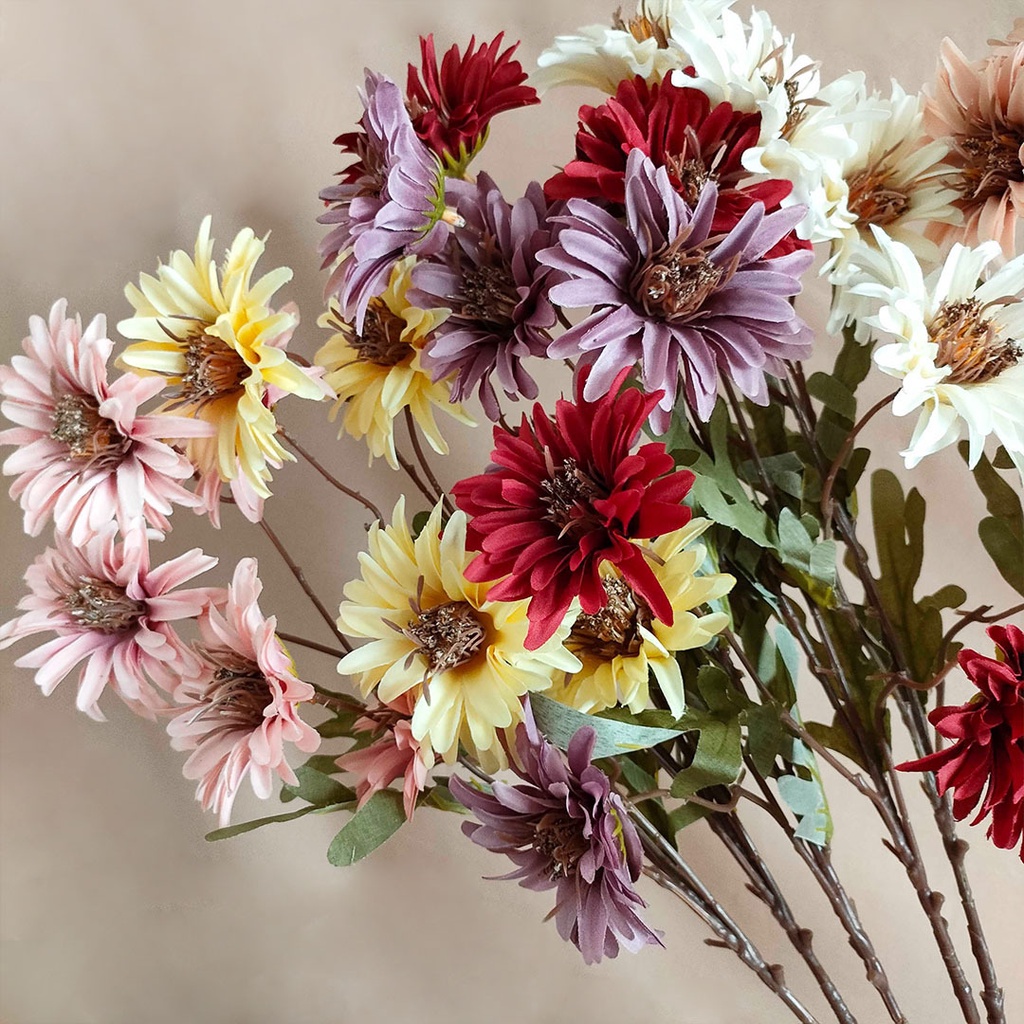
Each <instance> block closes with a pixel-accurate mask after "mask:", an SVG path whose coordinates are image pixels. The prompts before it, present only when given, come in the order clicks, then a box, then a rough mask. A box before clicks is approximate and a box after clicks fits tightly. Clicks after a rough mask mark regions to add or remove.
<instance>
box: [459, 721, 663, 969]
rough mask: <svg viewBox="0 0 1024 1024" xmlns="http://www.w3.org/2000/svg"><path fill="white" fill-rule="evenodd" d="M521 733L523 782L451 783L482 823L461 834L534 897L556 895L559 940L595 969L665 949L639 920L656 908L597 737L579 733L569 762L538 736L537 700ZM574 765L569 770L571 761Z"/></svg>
mask: <svg viewBox="0 0 1024 1024" xmlns="http://www.w3.org/2000/svg"><path fill="white" fill-rule="evenodd" d="M525 711H526V717H525V721H524V722H523V723H522V724H520V725H519V727H518V729H517V730H516V753H517V754H518V758H517V760H518V761H519V764H518V765H513V769H514V771H515V773H516V774H517V775H518V776H519V777H520V778H521V779H522V780H523V784H519V785H515V786H510V785H508V784H506V783H504V782H495V783H493V785H492V791H493V795H492V793H484V792H481V791H480V790H478V789H476V788H474V787H472V786H469V785H467V784H466V783H465V782H463V781H462V780H461V779H459V778H457V777H455V778H452V779H451V782H450V786H451V791H452V793H454V794H455V796H456V798H457V799H458V800H460V801H461V802H462V803H463V804H465V805H466V807H468V808H469V809H470V810H471V811H472V812H473V813H474V814H475V815H476V816H477V818H479V819H480V821H481V822H482V824H477V823H476V822H472V821H467V822H465V823H464V824H463V826H462V831H463V832H465V834H466V835H467V836H469V837H470V838H471V839H472V840H473V842H474V843H476V844H477V845H478V846H483V847H484V848H485V849H488V850H493V851H495V852H496V853H503V854H505V856H506V857H508V858H509V860H511V861H512V862H513V863H514V864H516V865H517V868H516V870H515V871H512V872H510V873H509V874H507V875H502V876H500V877H502V878H517V879H519V884H520V885H521V886H523V887H524V888H526V889H533V890H535V891H537V892H540V891H542V890H545V889H557V899H556V902H555V909H554V911H553V915H554V918H555V924H556V926H557V928H558V934H559V935H561V936H562V938H563V939H566V940H567V941H569V942H572V943H573V945H575V946H576V948H577V949H578V950H579V951H580V952H581V953H582V954H583V959H584V960H585V961H586V962H587V963H588V964H592V963H597V962H598V961H599V960H600V959H601V958H602V957H603V956H607V957H615V956H617V955H618V953H619V948H620V947H622V948H623V949H627V950H629V952H631V953H636V952H638V951H639V950H640V949H641V948H642V947H643V946H645V945H648V944H649V943H654V944H657V945H659V946H660V945H661V944H662V942H661V939H660V938H659V936H658V934H657V933H656V932H654V931H652V930H651V929H650V928H649V927H648V926H647V925H646V924H645V923H644V922H643V920H642V919H641V918H640V916H639V915H638V914H637V908H638V907H645V906H647V904H646V903H644V901H643V900H642V899H641V898H640V896H639V894H638V893H637V891H636V889H634V888H633V883H634V882H635V881H636V880H637V879H638V878H639V877H640V867H641V863H642V859H643V853H642V849H641V846H640V838H639V836H638V835H637V832H636V829H635V827H634V826H633V823H632V822H631V821H630V820H629V818H628V816H627V813H626V808H625V805H624V804H623V802H622V799H621V798H620V797H619V795H618V794H617V793H613V792H612V788H611V783H610V782H609V781H608V776H607V775H605V774H604V772H602V771H601V770H600V769H599V768H597V767H596V766H594V765H592V764H591V763H590V759H591V755H592V752H593V749H594V742H595V739H596V734H595V732H594V730H593V729H591V728H583V729H580V730H579V731H578V732H577V733H576V735H575V736H573V738H572V740H571V741H570V743H569V750H568V755H567V758H566V757H565V756H563V755H562V754H561V753H560V752H559V750H558V749H557V748H555V747H554V746H552V745H551V744H550V743H549V742H548V741H547V740H546V739H545V738H544V737H543V736H542V735H541V734H540V733H539V731H538V730H537V725H536V723H535V722H534V719H533V715H532V713H531V712H530V705H529V702H527V704H526V708H525ZM567 760H568V763H566V762H567Z"/></svg>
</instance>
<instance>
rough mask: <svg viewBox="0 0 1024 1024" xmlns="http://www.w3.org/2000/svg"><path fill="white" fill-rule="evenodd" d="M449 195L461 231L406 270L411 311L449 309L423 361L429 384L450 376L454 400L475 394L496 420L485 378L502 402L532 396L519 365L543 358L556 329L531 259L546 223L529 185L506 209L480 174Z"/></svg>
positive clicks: (545, 278) (537, 191) (542, 275)
mask: <svg viewBox="0 0 1024 1024" xmlns="http://www.w3.org/2000/svg"><path fill="white" fill-rule="evenodd" d="M451 189H452V195H453V196H457V197H458V201H457V210H458V213H459V215H460V216H461V218H462V219H463V220H464V221H465V228H461V227H460V230H458V231H456V232H455V239H456V240H457V241H452V242H450V243H449V245H448V248H447V250H446V251H445V254H444V257H443V258H442V259H440V260H438V261H430V262H423V263H420V264H418V265H417V267H416V269H415V270H414V271H413V282H414V285H415V289H416V290H415V291H414V292H413V300H414V301H415V302H416V303H417V305H420V306H424V307H427V306H447V307H449V308H450V309H451V310H452V314H451V316H450V317H449V318H448V319H447V320H446V321H445V322H444V323H443V324H442V325H441V326H440V327H439V328H438V330H437V332H436V334H435V335H434V338H433V340H432V341H430V342H429V343H428V345H427V348H426V351H425V352H424V354H423V357H422V361H423V365H424V366H426V367H427V368H428V369H430V370H431V372H432V373H433V377H434V379H435V380H442V379H444V378H446V377H448V376H450V375H451V374H455V375H456V376H455V380H454V381H453V383H452V395H451V397H452V401H453V402H462V401H465V399H466V398H467V397H468V396H469V395H470V393H472V391H473V389H474V388H476V389H478V391H479V394H480V401H481V403H482V404H483V407H484V412H485V413H486V414H487V415H488V416H489V417H490V418H491V419H492V420H497V419H498V417H499V415H500V412H501V410H500V409H499V407H498V400H497V396H496V394H495V391H494V386H493V384H492V383H491V375H492V374H494V373H496V374H497V378H498V382H499V384H500V385H501V387H502V389H503V390H504V392H505V394H506V395H507V396H508V397H509V398H515V397H516V396H517V395H523V396H524V397H525V398H531V399H532V398H536V397H537V384H536V382H535V381H534V379H533V377H531V376H530V374H529V373H528V372H527V370H526V369H525V368H524V366H523V360H524V359H525V358H526V357H527V356H543V355H544V354H545V352H546V351H547V347H548V343H549V342H550V340H551V339H550V337H549V336H548V335H547V334H546V333H545V332H546V329H547V328H549V327H551V326H553V325H554V323H555V310H554V307H553V306H552V305H551V302H550V301H549V300H548V296H547V291H548V287H549V285H550V280H551V278H552V271H551V270H550V269H549V268H548V267H545V266H542V265H541V264H539V263H538V262H537V253H538V252H539V251H540V250H541V249H544V248H546V247H548V246H550V245H552V244H553V242H554V241H555V239H554V235H553V231H552V228H553V225H552V224H551V223H550V222H549V221H548V216H549V210H548V205H547V203H546V201H545V199H544V191H543V189H542V188H541V186H540V185H539V184H538V183H536V182H534V183H532V184H531V185H530V187H529V188H528V189H527V190H526V195H525V196H524V197H523V198H522V199H518V200H516V202H515V203H514V204H513V205H510V204H509V203H508V202H506V200H505V198H504V197H503V196H502V194H501V192H500V190H499V189H498V186H497V185H495V183H494V182H493V181H492V180H491V178H490V177H488V175H486V174H483V173H481V174H480V175H479V176H478V178H477V181H476V184H475V185H470V184H467V183H464V182H461V181H459V182H452V185H451ZM556 279H557V280H560V279H561V275H559V276H558V277H557V278H556Z"/></svg>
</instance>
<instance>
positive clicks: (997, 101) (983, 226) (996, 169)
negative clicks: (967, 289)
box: [924, 33, 1024, 258]
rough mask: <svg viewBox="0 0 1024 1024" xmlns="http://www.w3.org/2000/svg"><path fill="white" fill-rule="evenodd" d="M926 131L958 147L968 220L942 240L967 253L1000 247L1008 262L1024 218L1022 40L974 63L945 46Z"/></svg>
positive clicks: (955, 183)
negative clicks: (974, 247)
mask: <svg viewBox="0 0 1024 1024" xmlns="http://www.w3.org/2000/svg"><path fill="white" fill-rule="evenodd" d="M1022 35H1024V33H1022ZM924 123H925V128H926V129H927V131H928V132H929V134H930V135H931V136H932V137H933V138H935V139H942V140H945V141H947V142H949V143H950V144H951V145H952V152H951V153H950V155H949V156H948V157H947V162H948V163H950V164H952V165H953V167H954V168H955V170H954V171H953V173H952V174H950V176H949V178H948V184H949V185H950V186H951V187H952V188H954V189H955V190H956V191H957V192H959V199H958V200H957V201H956V204H955V205H956V206H957V207H959V209H960V210H962V211H963V214H964V224H963V226H962V227H957V226H955V225H940V226H939V228H938V229H937V230H936V232H935V236H936V238H937V239H938V240H939V241H940V242H941V241H946V240H948V239H950V238H956V239H961V240H963V241H965V242H967V243H968V244H969V245H970V244H977V243H978V242H983V241H986V240H988V239H995V241H997V242H999V244H1000V246H1002V250H1003V253H1004V255H1005V256H1006V257H1007V258H1010V257H1011V256H1013V254H1014V252H1015V234H1016V230H1017V225H1018V224H1019V223H1020V220H1021V218H1022V217H1024V38H1021V37H1020V36H1016V37H1015V40H1014V41H1011V42H1009V43H1004V44H1002V45H999V46H997V47H996V48H995V50H993V52H992V53H991V54H990V55H989V56H988V57H987V58H985V59H984V60H980V61H974V62H971V61H968V60H967V58H966V57H965V56H964V55H963V53H961V52H960V50H959V49H958V48H957V46H956V44H955V43H953V41H952V40H951V39H944V40H943V41H942V51H941V57H940V63H939V75H938V81H937V82H936V84H935V87H934V90H933V94H932V95H930V96H929V98H928V102H927V104H926V106H925V111H924Z"/></svg>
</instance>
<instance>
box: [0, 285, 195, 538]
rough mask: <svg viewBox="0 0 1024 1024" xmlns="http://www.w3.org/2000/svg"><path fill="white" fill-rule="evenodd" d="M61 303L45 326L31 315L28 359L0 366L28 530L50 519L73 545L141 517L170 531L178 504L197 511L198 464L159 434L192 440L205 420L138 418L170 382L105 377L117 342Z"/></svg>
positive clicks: (12, 460) (12, 470)
mask: <svg viewBox="0 0 1024 1024" xmlns="http://www.w3.org/2000/svg"><path fill="white" fill-rule="evenodd" d="M66 313H67V302H66V301H65V300H64V299H59V300H58V301H57V302H55V303H54V304H53V306H52V308H51V309H50V315H49V319H48V320H44V319H43V318H42V317H40V316H33V317H31V318H30V319H29V332H30V333H29V336H28V337H27V338H25V340H24V341H23V342H22V347H23V348H24V350H25V355H23V356H21V355H18V356H15V357H14V358H13V359H12V360H11V365H10V366H0V394H2V395H3V405H2V410H3V413H4V415H5V416H6V417H7V418H8V419H9V420H11V421H12V422H13V423H16V424H17V426H15V427H12V428H11V429H8V430H5V431H3V432H0V444H8V445H16V446H17V449H18V450H17V451H16V452H14V453H12V454H11V455H9V456H8V457H7V460H6V461H5V462H4V466H3V471H4V475H6V476H16V477H17V479H16V480H15V481H14V483H13V484H12V485H11V497H12V498H14V499H16V500H18V499H20V502H21V507H22V508H23V509H24V511H25V532H26V533H27V534H29V535H30V536H32V537H35V536H38V535H39V533H40V532H41V531H42V529H43V527H44V526H45V525H46V523H47V521H48V520H49V519H50V518H51V517H52V518H53V521H54V525H55V526H56V529H57V530H58V532H60V533H67V534H70V536H71V538H72V540H73V541H74V542H75V543H76V544H80V543H83V542H84V541H85V540H87V539H88V538H89V537H90V536H93V535H94V534H96V532H97V531H98V530H100V529H101V527H103V526H105V525H106V524H107V523H108V522H110V521H111V519H115V520H116V521H117V522H118V523H120V524H121V526H122V528H125V527H127V526H128V525H129V524H131V523H133V522H134V521H135V520H136V519H137V518H138V517H140V516H142V517H144V518H145V519H146V521H147V522H149V523H150V525H152V526H153V527H156V528H157V529H160V530H168V529H170V523H169V522H168V520H167V517H168V515H170V513H171V508H172V505H174V504H178V505H184V506H188V507H195V506H196V505H197V504H198V503H199V502H198V499H197V498H196V497H195V496H194V495H192V494H190V493H189V492H188V491H186V490H185V489H184V488H183V487H182V486H181V481H183V480H187V479H188V478H189V477H190V476H192V464H191V463H190V462H189V460H188V459H186V458H185V457H184V456H183V455H181V454H180V453H179V452H177V451H175V450H174V449H173V448H171V447H170V446H169V445H167V444H165V443H164V442H163V441H162V440H161V438H166V437H176V438H185V437H194V436H195V435H196V434H198V433H202V432H208V431H209V429H210V428H209V427H207V426H206V425H205V424H196V423H193V422H192V421H190V420H187V419H184V418H183V417H173V418H172V417H167V416H153V415H150V416H142V415H139V407H140V406H141V405H143V404H144V403H145V402H147V401H149V399H151V398H152V397H153V396H154V395H155V394H157V393H158V392H159V391H160V390H161V389H162V388H163V386H164V381H163V380H161V379H160V378H152V379H148V380H143V379H142V378H141V377H137V376H135V375H134V374H124V375H123V376H121V377H119V378H118V379H117V380H115V381H113V382H112V383H108V381H107V361H108V359H109V358H110V353H111V350H112V348H113V342H111V340H110V339H109V338H108V337H107V336H106V329H107V321H106V317H104V316H103V315H102V314H101V315H99V316H96V317H94V318H93V320H92V321H91V323H90V324H89V326H88V327H86V329H85V330H84V331H83V330H82V323H81V320H80V319H79V318H78V317H75V319H74V320H72V319H69V318H68V317H67V315H66Z"/></svg>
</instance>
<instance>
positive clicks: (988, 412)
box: [852, 228, 1024, 477]
mask: <svg viewBox="0 0 1024 1024" xmlns="http://www.w3.org/2000/svg"><path fill="white" fill-rule="evenodd" d="M874 232H875V238H876V240H877V242H878V245H879V247H880V249H881V250H882V253H883V255H884V256H885V257H886V259H887V260H888V263H889V268H888V277H889V279H890V280H891V281H893V282H895V283H894V284H892V285H889V284H885V283H881V284H880V283H878V282H875V281H862V282H860V283H858V284H855V285H854V286H853V289H852V290H853V291H854V292H855V293H857V294H861V295H864V296H867V297H868V298H871V299H875V300H876V301H877V300H881V308H880V309H879V310H878V313H877V315H875V316H873V317H869V318H867V321H866V322H867V323H868V324H869V325H871V326H873V327H875V328H877V329H878V330H880V331H882V332H883V333H885V334H888V335H890V336H892V337H893V338H895V339H896V340H895V341H894V342H893V343H892V344H889V345H884V346H882V347H881V348H879V349H878V350H877V351H876V352H875V356H874V358H875V363H876V364H877V365H878V367H879V369H881V370H882V371H883V372H885V373H887V374H889V375H890V376H892V377H896V378H898V379H899V380H900V381H901V386H900V390H899V393H898V394H897V395H896V398H895V400H894V401H893V405H892V408H893V412H894V413H895V414H896V415H897V416H906V415H908V414H910V413H912V412H915V411H917V412H918V420H917V425H916V427H915V428H914V434H913V437H912V438H911V440H910V444H909V445H908V446H907V448H906V449H905V450H904V451H903V452H901V454H902V455H903V457H904V460H905V462H906V465H907V468H908V469H912V468H913V467H914V466H916V465H917V464H918V463H919V462H920V461H921V459H923V458H924V457H925V456H926V455H930V454H932V453H933V452H937V451H939V450H940V449H942V448H945V447H946V446H947V445H950V444H953V443H954V442H955V441H957V440H958V439H959V438H960V436H961V434H962V433H963V430H964V428H965V427H966V429H967V436H968V440H969V443H970V452H969V456H968V461H969V464H970V465H971V466H972V467H973V466H974V465H975V464H976V463H977V461H978V459H979V458H980V457H981V453H982V450H983V448H984V444H985V439H986V438H987V437H988V436H989V435H990V434H995V435H996V437H997V438H998V440H999V441H1000V443H1001V444H1002V445H1003V446H1004V447H1005V448H1006V450H1007V452H1008V453H1009V455H1010V458H1011V459H1012V460H1013V463H1014V465H1015V466H1016V467H1017V469H1018V471H1019V472H1020V473H1021V476H1022V477H1024V342H1022V340H1021V339H1024V256H1018V257H1016V258H1015V259H1013V260H1010V262H1009V263H1006V264H1005V265H1003V266H1002V267H1000V268H999V269H998V270H996V271H995V272H994V273H992V274H990V275H988V276H987V277H986V274H985V271H986V268H987V267H988V266H989V264H991V263H992V262H993V261H996V263H998V262H999V260H1000V258H1001V249H1000V246H999V243H998V242H991V241H990V242H984V243H982V244H981V245H979V246H977V247H976V248H973V249H972V248H968V247H967V246H964V245H960V244H959V243H958V244H956V245H954V246H953V248H952V249H951V250H950V253H949V255H948V256H947V257H946V261H945V263H944V264H943V265H942V266H941V267H939V268H938V269H936V270H935V271H933V272H932V273H931V274H930V275H929V276H928V277H927V278H926V277H924V275H923V273H922V271H921V266H920V264H919V263H918V261H917V258H916V257H915V256H914V254H913V253H912V252H911V251H910V249H909V248H908V247H907V246H906V245H904V244H903V243H901V242H895V241H893V240H891V239H890V238H888V236H886V235H885V233H884V232H883V231H881V230H880V229H878V228H875V229H874ZM979 280H980V281H981V283H980V284H979Z"/></svg>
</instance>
